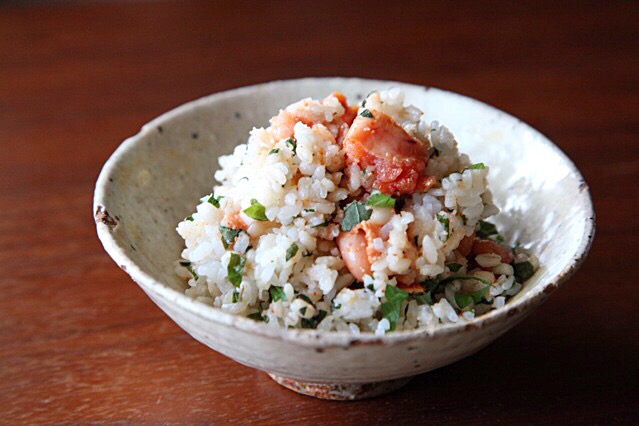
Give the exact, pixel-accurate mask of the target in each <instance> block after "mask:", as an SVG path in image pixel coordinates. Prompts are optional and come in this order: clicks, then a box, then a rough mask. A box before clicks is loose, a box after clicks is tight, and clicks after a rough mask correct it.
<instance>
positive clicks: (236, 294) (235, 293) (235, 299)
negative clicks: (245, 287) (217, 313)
mask: <svg viewBox="0 0 639 426" xmlns="http://www.w3.org/2000/svg"><path fill="white" fill-rule="evenodd" d="M239 296H240V293H239V292H238V291H237V290H234V291H233V299H232V300H231V302H232V303H237V299H238V297H239Z"/></svg>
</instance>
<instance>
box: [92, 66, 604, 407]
mask: <svg viewBox="0 0 639 426" xmlns="http://www.w3.org/2000/svg"><path fill="white" fill-rule="evenodd" d="M389 87H400V88H401V89H402V90H403V91H404V93H405V94H406V100H407V102H408V103H410V104H414V105H416V106H417V107H419V108H420V109H421V110H423V111H424V113H425V116H426V117H427V118H428V119H429V120H438V121H439V122H440V123H443V124H445V125H446V126H448V127H449V128H450V129H451V130H452V131H453V133H454V134H455V136H456V138H457V140H458V141H459V144H460V150H461V151H462V152H466V153H468V154H469V155H470V156H471V158H472V159H473V161H474V162H484V163H486V164H487V165H489V166H490V176H489V184H490V186H491V188H492V191H493V194H494V199H495V204H496V205H497V206H500V207H501V213H500V214H499V215H498V216H497V217H496V219H495V220H496V222H497V223H498V224H499V225H502V228H503V229H504V230H508V231H507V232H506V237H507V239H508V240H509V241H510V242H514V241H519V242H520V243H521V244H523V245H525V246H526V247H528V248H530V250H532V252H533V253H534V254H536V255H537V257H538V258H539V262H540V264H541V267H540V269H539V271H538V272H537V273H535V275H534V276H533V277H532V278H531V279H530V280H529V281H528V282H527V283H526V285H525V286H524V288H523V290H522V291H521V292H520V293H519V294H518V295H517V296H515V297H514V298H513V299H512V300H511V301H510V302H509V303H508V304H506V306H505V307H503V308H501V309H497V310H494V311H492V312H490V313H488V314H487V315H484V316H481V317H479V318H476V319H474V320H472V321H469V322H460V323H457V324H448V325H444V326H441V327H439V328H436V329H434V330H428V329H421V330H414V331H399V332H393V333H388V334H386V335H384V336H382V337H379V336H375V335H374V334H368V333H367V334H361V335H349V334H345V333H341V332H319V331H316V330H293V329H279V328H274V327H271V326H269V325H268V324H265V323H260V322H255V321H252V320H250V319H247V318H244V317H240V316H235V315H232V314H228V313H225V312H223V311H222V310H220V309H216V308H213V307H211V306H207V305H204V304H202V303H198V302H195V301H194V300H192V299H190V298H189V297H187V296H185V295H184V293H183V291H184V288H185V285H186V284H185V283H184V281H183V280H182V279H180V278H179V277H178V276H177V275H176V274H175V271H174V261H175V260H176V259H178V258H179V257H180V252H181V250H182V248H183V241H182V240H181V238H180V237H179V236H178V234H177V233H176V231H175V227H176V225H177V223H178V222H179V221H180V220H182V219H183V218H184V217H185V216H187V215H188V214H190V213H191V212H192V211H193V210H194V207H195V205H196V203H197V202H198V200H199V198H200V197H201V196H203V195H205V194H208V193H210V192H211V188H212V186H213V184H214V181H213V171H214V170H215V169H216V168H217V158H218V156H220V155H222V154H228V153H231V152H232V150H233V147H234V146H235V145H237V144H240V143H244V142H245V141H246V139H247V137H248V132H249V130H250V129H251V128H252V127H253V126H258V127H259V126H266V125H268V119H269V118H270V117H271V116H273V115H275V114H276V113H277V111H278V110H279V109H280V108H283V107H284V106H286V105H288V104H290V103H291V102H294V101H296V100H298V99H301V98H304V97H309V96H310V97H314V98H323V97H325V96H326V95H328V94H329V93H331V92H332V91H334V90H339V91H342V92H343V93H344V94H345V95H346V96H347V97H348V99H349V101H350V102H356V101H360V100H361V99H362V98H363V97H364V96H365V95H366V94H368V93H369V92H370V91H372V90H375V89H386V88H389ZM93 211H94V215H95V221H96V224H97V232H98V236H99V238H100V240H101V241H102V244H103V245H104V248H105V250H106V251H107V252H108V253H109V255H110V256H111V257H112V258H113V260H114V261H115V262H116V263H117V264H118V265H119V266H120V267H121V268H122V269H123V270H125V271H126V272H127V273H128V274H129V275H130V276H131V278H132V279H133V280H134V281H135V282H136V283H137V284H138V285H139V286H140V287H141V288H142V289H143V290H144V291H145V292H146V294H147V295H148V296H149V297H150V298H151V299H152V300H153V301H154V302H155V303H156V304H157V305H158V306H159V307H160V308H161V309H162V310H163V311H164V312H165V313H166V314H167V315H168V316H169V317H170V318H171V319H173V320H174V321H175V322H176V323H177V324H178V325H179V326H180V327H182V328H183V329H184V330H185V331H186V332H187V333H189V334H190V335H191V336H193V337H194V338H195V339H197V340H199V341H200V342H202V343H204V344H205V345H207V346H209V347H210V348H212V349H214V350H216V351H218V352H220V353H222V354H224V355H226V356H228V357H230V358H232V359H234V360H236V361H237V362H239V363H241V364H244V365H247V366H250V367H253V368H257V369H260V370H263V371H265V372H267V373H269V374H270V375H271V377H272V378H274V379H275V380H276V381H277V382H278V383H280V384H282V385H284V386H287V387H289V388H291V389H293V390H296V391H298V392H302V393H306V394H310V395H314V396H317V397H321V398H332V399H355V398H364V397H370V396H374V395H378V394H381V393H384V392H387V391H390V390H392V389H395V388H397V387H399V386H401V385H403V384H404V383H406V382H407V381H408V380H409V379H410V378H411V377H412V376H415V375H417V374H421V373H425V372H427V371H430V370H433V369H435V368H438V367H442V366H444V365H447V364H450V363H452V362H455V361H457V360H459V359H461V358H464V357H466V356H468V355H470V354H472V353H474V352H477V351H478V350H480V349H481V348H483V347H484V346H486V345H488V344H489V343H491V342H492V341H493V340H495V339H496V338H497V337H499V336H500V335H502V334H503V333H505V332H506V331H508V330H509V329H510V328H512V327H513V326H514V325H515V324H517V323H518V322H519V321H521V320H522V319H523V318H524V317H525V316H526V315H528V314H530V313H531V312H532V311H533V310H534V309H535V308H536V307H537V306H539V305H540V304H541V303H542V302H543V301H544V300H545V299H546V298H547V297H548V296H549V295H550V294H551V293H552V292H553V291H554V290H555V289H557V287H558V286H560V285H561V284H562V283H563V282H565V281H566V280H567V279H568V278H569V277H570V276H571V275H572V274H573V273H574V272H575V271H576V269H577V268H578V267H579V266H580V264H581V263H582V262H583V260H584V258H585V256H586V254H587V251H588V249H589V247H590V244H591V241H592V238H593V234H594V229H595V226H594V213H593V209H592V203H591V200H590V195H589V192H588V187H587V185H586V183H585V181H584V179H583V178H582V176H581V174H580V173H579V171H578V170H577V168H576V167H575V165H574V164H573V163H572V162H571V161H570V160H569V159H568V158H567V157H566V155H565V154H563V153H562V152H561V151H560V150H559V149H558V148H557V147H556V146H555V145H553V144H552V143H551V142H550V141H549V140H548V139H547V138H546V137H544V136H543V135H542V134H541V133H539V132H538V131H536V130H535V129H533V128H531V127H530V126H528V125H527V124H525V123H523V122H521V121H519V120H518V119H516V118H514V117H512V116H510V115H508V114H506V113H504V112H502V111H499V110H497V109H495V108H493V107H491V106H488V105H486V104H484V103H481V102H479V101H476V100H473V99H470V98H468V97H465V96H461V95H458V94H455V93H451V92H447V91H443V90H439V89H435V88H430V87H422V86H415V85H410V84H404V83H398V82H389V81H374V80H364V79H357V78H309V79H301V80H289V81H276V82H271V83H266V84H260V85H256V86H250V87H244V88H240V89H235V90H230V91H227V92H222V93H217V94H214V95H211V96H207V97H204V98H201V99H198V100H196V101H193V102H189V103H187V104H185V105H183V106H180V107H178V108H176V109H174V110H172V111H170V112H168V113H166V114H164V115H162V116H160V117H158V118H157V119H155V120H153V121H151V122H150V123H148V124H146V125H144V126H143V127H142V129H141V130H140V132H139V133H138V134H137V135H135V136H133V137H131V138H129V139H127V140H126V141H124V142H123V143H122V144H121V145H120V147H119V148H118V149H117V150H116V151H115V152H114V153H113V155H112V156H111V158H110V159H109V160H108V161H107V163H106V164H105V165H104V168H103V169H102V172H101V174H100V177H99V179H98V181H97V184H96V188H95V199H94V206H93Z"/></svg>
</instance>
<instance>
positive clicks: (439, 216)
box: [437, 213, 450, 241]
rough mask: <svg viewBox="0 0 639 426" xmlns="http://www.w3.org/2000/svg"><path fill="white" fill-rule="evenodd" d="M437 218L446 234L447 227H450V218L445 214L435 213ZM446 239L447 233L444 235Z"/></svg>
mask: <svg viewBox="0 0 639 426" xmlns="http://www.w3.org/2000/svg"><path fill="white" fill-rule="evenodd" d="M437 220H438V221H439V223H441V224H442V226H443V227H444V231H446V234H448V229H449V228H450V219H449V218H447V217H446V216H444V215H443V214H441V213H437ZM446 240H448V235H446ZM446 240H444V241H446Z"/></svg>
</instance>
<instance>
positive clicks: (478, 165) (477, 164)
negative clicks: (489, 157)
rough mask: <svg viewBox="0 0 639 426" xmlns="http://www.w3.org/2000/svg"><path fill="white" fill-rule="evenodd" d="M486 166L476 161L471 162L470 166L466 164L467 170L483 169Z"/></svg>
mask: <svg viewBox="0 0 639 426" xmlns="http://www.w3.org/2000/svg"><path fill="white" fill-rule="evenodd" d="M485 168H486V166H485V165H484V163H476V164H472V165H470V166H468V169H469V170H477V169H485Z"/></svg>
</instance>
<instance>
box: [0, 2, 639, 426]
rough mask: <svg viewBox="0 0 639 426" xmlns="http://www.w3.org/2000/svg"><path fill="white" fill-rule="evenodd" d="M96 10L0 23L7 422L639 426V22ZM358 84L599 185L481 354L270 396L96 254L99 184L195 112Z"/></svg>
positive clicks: (602, 5)
mask: <svg viewBox="0 0 639 426" xmlns="http://www.w3.org/2000/svg"><path fill="white" fill-rule="evenodd" d="M321 5H325V6H324V7H321V8H320V4H315V3H313V4H312V3H297V2H295V3H294V2H284V1H282V2H272V3H271V2H251V3H248V2H246V3H244V2H231V1H228V2H219V3H218V2H167V3H165V2H157V3H156V2H140V3H128V2H113V3H106V2H92V3H81V4H73V3H52V4H45V3H40V2H37V3H34V4H30V5H29V4H16V3H9V4H5V5H4V6H0V143H1V144H2V148H3V150H2V151H3V154H2V155H1V156H0V229H1V232H0V268H2V269H1V274H0V276H1V277H2V278H0V286H1V287H0V288H1V291H2V296H1V297H0V423H6V424H18V423H59V422H65V421H71V422H82V423H84V422H106V423H112V422H125V423H128V422H131V423H147V424H154V423H164V422H168V423H207V422H214V423H221V424H222V423H224V424H226V423H232V422H234V423H241V420H242V419H250V420H253V421H255V422H263V423H271V424H293V423H300V422H307V424H322V423H325V422H328V423H371V422H372V423H383V422H394V423H408V422H409V421H417V422H418V423H425V422H432V423H450V422H454V423H462V422H463V423H471V424H473V423H487V422H491V423H492V422H504V423H533V422H534V423H536V422H540V423H541V422H543V423H555V424H557V423H560V422H563V423H565V422H571V423H572V422H588V423H590V422H597V423H607V422H609V421H614V420H616V421H622V422H628V423H631V422H632V421H633V420H634V421H635V422H637V421H639V398H638V389H639V339H638V338H637V336H638V330H637V326H638V325H639V321H638V320H637V318H638V316H639V315H638V312H639V297H638V295H639V290H638V288H639V287H638V284H637V276H639V274H638V273H637V271H636V270H635V269H634V268H635V267H636V266H638V265H639V262H638V261H637V258H636V253H637V246H638V245H639V215H638V214H637V208H639V185H638V183H639V140H638V136H639V135H638V133H639V114H638V111H639V103H638V100H639V49H638V47H639V44H638V41H639V25H638V24H637V22H638V21H639V4H638V3H636V2H635V3H630V2H628V3H612V2H592V3H585V2H574V3H563V2H554V1H553V2H542V3H539V2H535V3H534V4H529V5H523V4H521V3H518V4H517V5H513V4H506V3H503V4H500V5H494V4H493V3H490V2H487V3H485V4H479V3H477V2H469V3H462V4H460V3H458V2H439V3H435V4H429V5H426V4H423V3H422V2H405V3H404V2H402V4H401V6H400V5H399V4H396V5H395V6H392V5H391V2H388V4H386V3H383V2H359V1H353V2H345V1H334V2H333V1H328V2H323V3H321ZM310 75H316V76H322V75H347V76H349V75H356V76H364V77H372V78H382V79H396V80H404V81H408V82H414V83H419V84H425V85H433V86H438V87H442V88H445V89H450V90H454V91H457V92H460V93H463V94H466V95H469V96H472V97H476V98H478V99H481V100H483V101H486V102H488V103H490V104H493V105H495V106H497V107H499V108H502V109H504V110H506V111H508V112H511V113H513V114H514V115H516V116H519V117H521V118H522V119H524V120H525V121H527V122H529V123H530V124H532V125H533V126H535V127H537V128H538V129H540V130H541V131H542V132H544V133H546V134H547V135H548V136H549V137H550V138H551V139H552V140H554V141H555V142H556V143H557V144H558V145H559V146H560V147H561V148H562V149H563V150H564V151H565V152H566V153H567V154H568V155H569V156H570V157H571V158H572V159H573V160H574V161H575V163H576V164H577V165H578V166H579V168H580V169H581V171H582V172H583V174H584V175H585V178H586V180H587V181H588V183H589V184H590V187H591V191H592V195H593V198H594V203H595V208H596V211H597V215H598V234H597V237H596V239H595V243H594V246H593V248H592V251H591V254H590V257H589V259H588V261H587V262H586V263H585V264H584V266H583V267H582V269H581V270H580V271H579V272H578V273H577V275H576V276H575V277H574V278H573V279H572V280H571V281H570V282H569V283H568V284H567V285H566V286H565V287H564V288H562V289H561V290H560V291H558V292H556V293H555V294H554V295H553V297H552V298H551V299H550V300H549V301H548V302H547V303H546V304H545V305H544V306H543V307H542V308H540V309H539V310H538V311H537V312H535V313H534V314H533V315H532V316H531V317H529V319H527V320H526V321H525V322H524V323H522V324H521V325H519V326H518V327H517V328H516V329H514V330H513V331H511V332H510V333H508V334H507V335H506V336H504V337H503V338H501V339H499V340H498V341H497V342H496V343H494V344H493V345H491V346H490V347H488V348H486V349H485V350H483V351H482V352H480V353H478V354H477V355H475V356H473V357H471V358H468V359H466V360H463V361H461V362H458V363H456V364H454V365H451V366H449V367H446V368H442V369H440V370H437V371H434V372H431V373H428V374H425V375H423V376H420V377H418V378H416V379H415V380H413V381H412V382H411V383H410V384H409V385H408V386H406V387H405V388H403V389H402V390H400V391H398V392H395V393H394V394H391V395H389V396H387V397H383V398H378V399H373V400H368V401H361V402H354V403H339V402H326V401H320V400H314V399H311V398H308V397H304V396H300V395H297V394H294V393H292V392H290V391H288V390H285V389H283V388H281V387H279V386H278V385H277V384H275V383H274V382H272V381H271V380H270V379H268V378H267V377H266V375H265V374H263V373H260V372H257V371H254V370H251V369H249V368H246V367H243V366H241V365H239V364H236V363H235V362H233V361H231V360H229V359H227V358H225V357H223V356H221V355H218V354H217V353H215V352H213V351H211V350H209V349H207V348H206V347H204V346H202V345H201V344H199V343H197V342H196V341H195V340H193V339H192V338H190V337H189V336H188V335H187V334H186V333H184V332H183V331H182V330H181V329H179V328H178V327H177V326H176V325H175V324H174V323H173V322H171V321H170V320H169V319H168V318H167V317H166V316H165V315H164V314H163V313H162V312H161V311H160V310H159V309H158V308H156V307H155V306H154V305H153V304H152V303H151V301H150V300H149V299H148V298H147V297H146V296H145V295H144V294H143V293H142V292H141V291H140V290H139V289H138V287H137V286H136V285H135V284H133V282H132V281H131V280H130V279H129V278H128V276H127V275H125V274H124V273H123V272H122V271H121V270H120V269H118V267H117V266H116V265H115V264H114V263H113V262H112V261H111V260H110V259H109V257H108V256H107V255H106V254H105V253H104V251H103V250H102V247H101V245H100V243H99V242H98V240H97V238H96V235H95V230H94V224H93V218H92V214H91V213H92V212H91V200H92V190H93V185H94V182H95V179H96V177H97V175H98V172H99V170H100V167H101V165H102V164H103V163H104V161H105V160H106V159H107V158H108V157H109V155H110V154H111V152H113V150H114V149H115V148H116V147H117V146H118V144H119V143H120V141H121V140H123V139H124V138H125V137H127V136H129V135H131V134H133V133H136V132H137V130H138V129H139V127H140V126H141V125H142V124H143V123H145V122H146V121H148V120H150V119H151V118H153V117H155V116H157V115H159V114H160V113H162V112H164V111H166V110H168V109H170V108H172V107H174V106H176V105H178V104H180V103H183V102H185V101H188V100H191V99H193V98H196V97H199V96H201V95H205V94H208V93H212V92H216V91H220V90H224V89H228V88H232V87H237V86H242V85H247V84H251V83H256V82H262V81H267V80H273V79H284V78H293V77H301V76H310Z"/></svg>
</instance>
